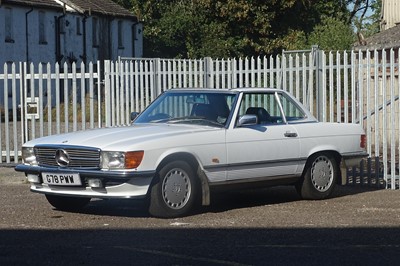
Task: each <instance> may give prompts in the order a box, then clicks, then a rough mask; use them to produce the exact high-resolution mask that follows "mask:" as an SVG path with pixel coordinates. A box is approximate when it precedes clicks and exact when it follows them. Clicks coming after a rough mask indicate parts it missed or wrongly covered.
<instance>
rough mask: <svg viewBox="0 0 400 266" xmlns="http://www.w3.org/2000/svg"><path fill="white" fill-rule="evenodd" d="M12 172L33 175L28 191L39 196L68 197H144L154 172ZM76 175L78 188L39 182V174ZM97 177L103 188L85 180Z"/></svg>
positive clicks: (21, 167)
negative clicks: (33, 181) (34, 179)
mask: <svg viewBox="0 0 400 266" xmlns="http://www.w3.org/2000/svg"><path fill="white" fill-rule="evenodd" d="M15 170H16V171H19V172H24V173H25V174H26V175H36V176H38V177H39V182H37V183H36V182H35V183H31V191H32V192H37V193H43V194H53V195H60V196H71V197H90V198H143V197H145V196H146V195H147V191H148V189H149V187H150V184H151V181H152V179H153V177H154V175H155V171H142V172H134V171H104V170H82V169H68V168H53V167H41V166H30V165H24V164H19V165H17V166H16V167H15ZM43 172H47V173H54V174H57V173H78V174H79V176H80V178H81V181H82V185H81V186H59V185H48V184H45V183H42V182H41V180H42V175H41V174H42V173H43ZM91 178H97V179H100V180H101V181H102V184H104V186H103V187H90V186H89V185H88V180H89V179H91Z"/></svg>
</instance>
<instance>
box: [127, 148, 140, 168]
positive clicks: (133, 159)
mask: <svg viewBox="0 0 400 266" xmlns="http://www.w3.org/2000/svg"><path fill="white" fill-rule="evenodd" d="M143 156H144V151H129V152H126V153H125V168H126V169H135V168H138V167H139V165H140V163H141V162H142V159H143Z"/></svg>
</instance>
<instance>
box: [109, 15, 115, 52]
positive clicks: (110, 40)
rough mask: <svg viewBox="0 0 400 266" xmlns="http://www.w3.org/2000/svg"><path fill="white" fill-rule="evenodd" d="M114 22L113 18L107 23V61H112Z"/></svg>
mask: <svg viewBox="0 0 400 266" xmlns="http://www.w3.org/2000/svg"><path fill="white" fill-rule="evenodd" d="M113 21H114V18H113V17H111V18H110V20H109V21H108V40H107V41H108V58H107V60H113V58H112V36H111V34H112V29H111V27H112V22H113Z"/></svg>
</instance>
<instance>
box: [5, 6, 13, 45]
mask: <svg viewBox="0 0 400 266" xmlns="http://www.w3.org/2000/svg"><path fill="white" fill-rule="evenodd" d="M4 13H5V14H4V33H5V42H9V43H14V35H13V20H12V19H13V17H12V9H11V8H5V9H4Z"/></svg>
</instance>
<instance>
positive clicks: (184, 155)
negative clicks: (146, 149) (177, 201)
mask: <svg viewBox="0 0 400 266" xmlns="http://www.w3.org/2000/svg"><path fill="white" fill-rule="evenodd" d="M173 161H184V162H187V163H188V164H189V165H190V166H191V167H192V168H193V170H194V172H195V173H196V175H197V178H198V179H199V181H200V182H199V183H200V186H201V204H202V205H203V206H206V205H210V187H209V184H208V178H207V176H206V174H205V173H204V171H203V168H202V166H201V164H200V162H199V161H198V159H197V158H196V157H195V156H194V155H193V154H191V153H189V152H176V153H172V154H169V155H167V156H166V157H164V158H163V159H162V160H161V161H160V163H159V164H158V165H157V168H156V172H157V173H158V172H159V171H160V169H161V168H163V167H164V166H165V165H166V164H168V163H169V162H173Z"/></svg>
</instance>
